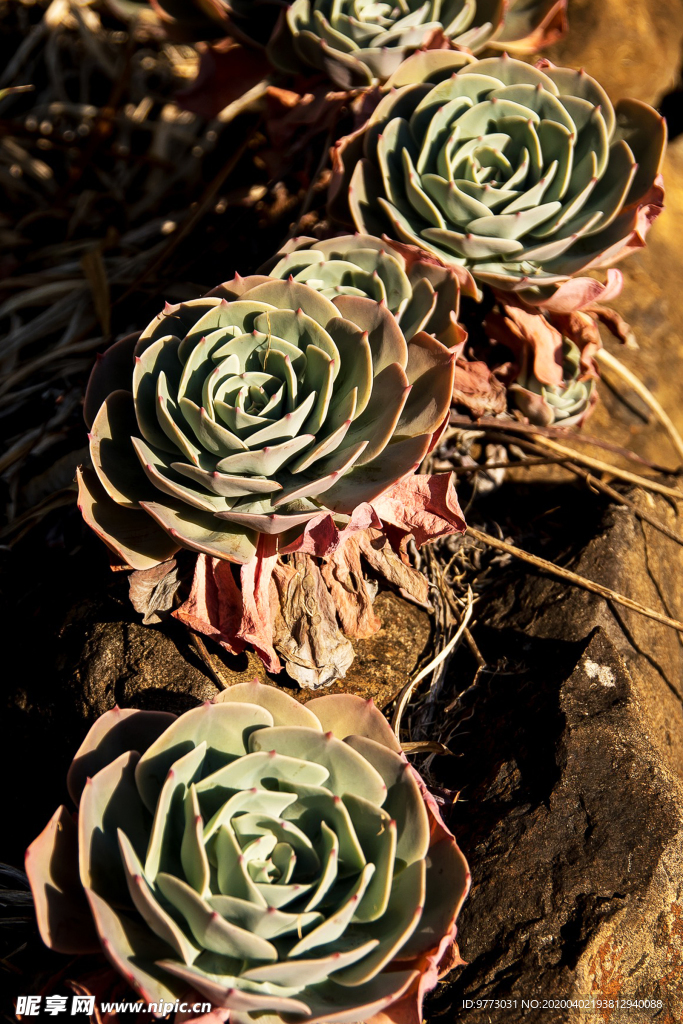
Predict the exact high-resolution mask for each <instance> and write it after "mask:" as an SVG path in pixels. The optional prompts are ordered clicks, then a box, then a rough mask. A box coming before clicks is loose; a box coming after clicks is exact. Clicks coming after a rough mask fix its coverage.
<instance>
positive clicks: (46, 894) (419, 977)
mask: <svg viewBox="0 0 683 1024" xmlns="http://www.w3.org/2000/svg"><path fill="white" fill-rule="evenodd" d="M67 782H68V789H69V793H70V796H71V798H72V800H73V801H74V804H75V805H76V806H77V807H78V813H77V816H76V817H75V818H74V817H73V816H72V814H71V812H70V811H69V810H68V809H67V808H66V807H60V808H59V809H58V811H57V812H56V813H55V815H54V816H53V818H52V819H51V821H50V822H49V824H48V825H47V826H46V828H45V830H44V831H43V832H42V833H41V835H40V836H39V837H38V838H37V839H36V840H35V841H34V842H33V843H32V845H31V846H30V847H29V849H28V851H27V856H26V870H27V874H28V876H29V879H30V882H31V887H32V890H33V895H34V900H35V907H36V914H37V919H38V925H39V928H40V933H41V936H42V938H43V940H44V941H45V942H46V943H47V945H48V946H50V947H51V948H53V949H55V950H57V951H59V952H65V953H70V954H74V953H84V952H92V951H95V950H97V949H101V950H102V951H103V952H104V953H105V955H106V956H107V958H108V959H109V961H110V962H111V964H112V965H113V967H114V968H115V969H116V970H117V971H119V972H120V973H121V974H122V975H123V976H124V978H126V979H127V980H128V982H129V983H130V984H131V985H132V987H133V988H135V990H136V991H137V992H138V994H139V995H140V997H141V998H143V999H144V1000H146V1001H149V1002H158V1001H160V1000H161V1001H165V1002H168V1003H173V1002H175V1000H176V999H184V998H188V997H189V996H190V995H191V994H192V993H199V995H200V996H201V997H203V998H205V999H208V1000H210V1001H211V1003H212V1004H213V1005H214V1006H215V1007H217V1008H222V1009H223V1010H228V1011H229V1012H228V1019H229V1021H230V1024H251V1022H256V1021H258V1020H260V1019H263V1017H264V1015H267V1020H268V1022H269V1024H278V1022H283V1021H286V1022H287V1024H303V1022H304V1021H307V1022H308V1024H319V1022H320V1024H321V1022H323V1021H324V1022H326V1024H344V1022H357V1021H360V1020H362V1021H365V1022H366V1024H370V1022H371V1021H373V1019H376V1020H377V1021H378V1022H379V1021H380V1020H381V1021H382V1022H383V1024H388V1022H390V1021H393V1020H395V1021H397V1022H398V1021H405V1020H407V1019H410V1020H413V1019H415V1020H421V1019H422V1016H421V1014H422V998H423V995H424V993H425V992H426V991H428V990H429V989H430V988H431V987H433V986H434V984H435V983H436V980H437V978H438V976H439V969H440V967H441V969H444V968H448V967H450V966H452V965H454V964H455V963H459V962H461V961H460V960H459V957H458V954H457V946H455V934H456V918H457V915H458V911H459V909H460V906H461V904H462V901H463V899H464V897H465V895H466V893H467V889H468V886H469V873H468V869H467V864H466V862H465V860H464V858H463V856H462V854H461V852H460V850H459V849H458V847H457V845H456V842H455V839H454V838H453V836H452V835H451V833H450V832H449V831H448V829H447V828H446V827H445V825H444V823H443V821H442V820H441V818H440V815H439V812H438V809H437V806H436V803H435V801H434V800H433V798H432V797H431V796H430V794H429V793H428V792H427V790H426V788H425V786H424V784H423V782H422V780H421V779H420V777H419V775H418V774H417V772H415V771H414V769H413V768H412V767H411V766H410V765H409V764H408V763H407V761H406V758H405V755H404V754H402V752H401V749H400V745H399V744H398V742H397V740H396V738H395V736H394V734H393V732H392V730H391V729H390V727H389V725H388V723H387V722H386V720H385V719H384V717H383V716H382V715H381V714H380V713H379V712H378V711H377V710H376V709H375V708H374V706H373V705H372V702H371V701H370V702H366V701H364V700H362V699H361V698H359V697H355V696H351V695H334V696H327V697H321V698H316V699H314V700H312V701H310V702H309V703H308V705H306V706H303V705H300V704H298V703H297V702H296V701H294V700H293V699H292V698H290V697H288V696H287V695H286V694H284V693H283V692H282V691H281V690H277V689H276V688H274V687H270V686H263V685H261V684H259V683H246V684H238V685H236V686H232V687H230V688H228V689H227V690H225V691H224V692H223V693H221V694H220V696H219V697H218V698H217V699H216V702H214V703H213V704H204V705H203V706H202V707H199V708H195V709H194V710H191V711H188V712H186V713H185V714H183V715H181V716H180V717H176V716H175V715H172V714H166V713H163V712H153V711H133V710H125V711H121V710H119V709H118V708H115V709H114V710H112V711H109V712H107V713H106V714H105V715H103V716H102V717H101V718H100V719H98V721H97V722H96V723H95V724H94V726H93V727H92V728H91V730H90V732H89V733H88V735H87V737H86V739H85V740H84V742H83V744H82V746H81V747H80V749H79V751H78V753H77V754H76V757H75V759H74V761H73V764H72V766H71V768H70V771H69V774H68V779H67ZM375 1015H376V1017H375ZM220 1019H224V1018H223V1017H221V1018H220Z"/></svg>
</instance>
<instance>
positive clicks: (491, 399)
mask: <svg viewBox="0 0 683 1024" xmlns="http://www.w3.org/2000/svg"><path fill="white" fill-rule="evenodd" d="M453 405H455V406H456V407H457V406H464V408H465V409H467V411H468V412H469V413H470V415H472V416H473V417H474V418H475V419H479V417H480V416H499V415H500V414H501V413H504V412H505V411H506V409H507V405H508V402H507V391H506V389H505V385H504V384H502V383H501V382H500V381H499V380H498V378H497V377H496V376H495V374H494V373H493V372H492V371H491V370H490V369H489V367H488V366H487V365H486V363H484V362H481V361H480V360H467V359H458V361H457V363H456V364H455V380H454V382H453Z"/></svg>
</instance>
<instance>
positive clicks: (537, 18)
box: [267, 0, 566, 89]
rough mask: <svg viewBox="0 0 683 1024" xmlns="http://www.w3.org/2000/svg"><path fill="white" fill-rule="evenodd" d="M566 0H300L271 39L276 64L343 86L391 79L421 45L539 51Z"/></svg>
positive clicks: (558, 28)
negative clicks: (319, 74)
mask: <svg viewBox="0 0 683 1024" xmlns="http://www.w3.org/2000/svg"><path fill="white" fill-rule="evenodd" d="M565 6H566V3H565V0H512V2H511V3H509V4H507V3H505V0H426V2H424V0H398V2H397V3H381V2H380V3H377V2H375V0H294V2H293V3H292V4H291V5H290V6H289V7H288V8H287V9H286V10H285V11H283V12H282V13H281V15H280V21H279V23H278V26H277V28H276V30H275V32H274V34H273V37H272V39H271V41H270V43H269V45H268V48H267V50H268V56H269V58H270V60H271V62H272V63H273V64H274V65H275V67H276V68H279V69H280V70H282V71H285V72H288V73H290V74H297V73H299V72H308V73H310V72H311V71H320V72H323V73H325V74H326V75H328V77H329V78H330V79H331V80H332V81H333V82H334V84H335V85H337V86H338V87H340V88H342V89H349V88H363V87H367V86H369V85H372V84H373V83H376V82H384V81H386V80H387V79H388V78H389V77H390V76H391V75H393V74H394V73H395V72H396V71H397V69H398V68H399V67H400V65H401V63H402V61H404V60H405V59H406V57H407V56H409V55H410V54H411V53H413V52H414V51H415V50H417V49H419V48H421V47H427V48H429V47H431V46H435V47H440V46H442V45H449V44H450V45H452V46H454V47H456V48H461V47H464V48H466V49H469V50H471V51H472V52H474V53H476V52H478V51H479V50H481V49H483V48H484V47H485V46H491V45H501V46H505V47H507V49H513V48H515V47H516V48H517V49H518V50H519V52H533V50H534V49H540V48H541V47H542V46H543V45H545V44H546V43H547V42H549V41H551V40H554V39H556V38H559V35H560V34H561V33H562V31H563V28H564V9H565Z"/></svg>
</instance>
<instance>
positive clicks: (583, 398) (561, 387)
mask: <svg viewBox="0 0 683 1024" xmlns="http://www.w3.org/2000/svg"><path fill="white" fill-rule="evenodd" d="M562 343H563V344H562V378H563V379H562V383H561V384H546V383H544V382H543V381H540V380H538V378H537V377H536V376H535V375H534V373H533V368H532V365H531V360H530V359H529V357H528V354H526V358H525V359H524V363H523V365H522V366H521V367H520V371H519V373H518V374H517V376H516V378H515V381H514V383H513V384H511V385H510V386H509V387H508V399H509V403H510V405H511V407H512V408H513V409H518V410H519V411H520V412H521V413H522V415H524V416H525V417H526V418H527V419H528V420H529V422H530V423H533V424H535V425H536V426H539V427H551V426H556V427H576V426H580V425H581V424H582V423H583V421H584V420H585V419H586V417H587V416H588V415H589V413H590V411H591V409H592V407H593V405H594V404H595V402H596V401H597V397H598V396H597V391H596V388H595V378H593V377H588V378H586V376H585V374H584V373H583V368H582V366H581V352H580V350H579V348H578V346H577V345H575V344H574V342H573V341H571V339H569V338H563V339H562Z"/></svg>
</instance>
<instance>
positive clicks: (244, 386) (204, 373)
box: [79, 278, 453, 569]
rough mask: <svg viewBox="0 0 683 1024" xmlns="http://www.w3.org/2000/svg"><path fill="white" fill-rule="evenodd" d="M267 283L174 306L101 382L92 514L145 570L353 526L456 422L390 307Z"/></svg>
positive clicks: (438, 375) (133, 340) (419, 336)
mask: <svg viewBox="0 0 683 1024" xmlns="http://www.w3.org/2000/svg"><path fill="white" fill-rule="evenodd" d="M258 281H259V282H260V283H257V284H255V285H253V284H252V285H251V286H250V283H249V279H246V280H244V279H236V281H235V282H231V283H229V284H228V285H226V286H224V287H222V288H219V289H217V290H216V293H214V294H212V295H210V296H207V297H205V298H202V299H194V300H191V301H188V302H183V303H180V304H178V305H175V306H167V308H166V309H165V311H164V312H162V313H161V314H159V316H158V317H156V318H155V320H154V321H153V322H152V323H151V324H150V325H149V326H148V327H147V328H146V329H145V330H144V331H143V332H142V333H141V334H140V335H139V336H133V337H130V338H126V339H123V340H122V341H120V342H117V343H116V344H114V345H113V346H112V347H111V348H110V349H109V350H108V351H107V352H106V353H105V355H104V356H103V357H101V358H100V359H99V360H98V362H97V364H96V366H95V368H94V370H93V373H92V376H91V379H90V382H89V385H88V391H87V394H86V401H85V416H86V421H87V422H88V423H89V425H90V434H89V438H90V455H91V459H92V466H93V468H92V469H89V468H86V469H84V470H81V471H80V472H79V507H80V509H81V511H82V513H83V516H84V518H85V520H86V522H87V523H88V524H89V525H90V526H91V527H92V528H93V529H94V530H95V531H96V532H97V533H98V534H99V536H100V537H101V538H102V539H103V540H104V541H105V542H106V543H107V544H108V545H109V547H110V548H111V549H112V550H113V551H114V552H115V553H116V554H117V555H118V556H119V557H120V558H121V559H123V561H124V562H125V563H126V564H128V565H129V566H132V567H133V568H135V569H146V568H150V567H152V566H154V565H156V564H158V563H159V562H160V561H164V560H165V559H168V558H170V557H171V556H172V555H173V554H174V553H175V552H176V551H177V550H178V549H179V548H181V547H186V548H189V549H191V550H193V551H198V552H204V553H205V554H207V555H211V556H213V557H215V558H222V559H227V560H228V561H232V562H236V563H242V564H244V563H246V562H249V561H251V560H252V558H254V556H255V554H256V550H257V545H258V542H259V536H262V535H270V536H271V537H274V538H276V540H277V547H278V549H279V550H280V551H283V552H286V551H287V548H288V545H290V544H292V543H295V542H296V540H297V538H299V537H300V536H301V534H302V532H303V531H304V529H305V527H306V525H307V524H309V523H310V522H311V521H312V520H314V519H316V517H318V518H319V519H321V518H323V517H325V516H332V517H333V518H334V521H335V523H337V524H342V525H343V524H345V523H348V521H349V517H350V516H351V515H352V514H353V512H354V510H355V509H356V508H357V507H358V506H359V505H361V504H364V503H368V502H371V501H372V500H373V499H375V498H377V497H379V495H381V494H383V493H384V492H385V491H386V490H388V489H389V488H390V487H392V486H393V485H394V484H396V483H397V482H398V481H399V480H401V479H402V478H403V477H404V476H406V475H407V474H409V473H411V472H412V471H413V470H414V469H415V468H416V466H417V465H419V463H420V462H421V461H422V459H423V458H424V456H425V455H426V453H427V451H428V450H429V448H430V446H431V444H432V439H433V435H434V433H435V432H436V431H437V430H439V429H440V428H441V426H442V425H443V422H444V420H445V418H446V417H447V415H448V406H449V400H450V392H451V389H452V380H453V355H452V353H451V352H450V351H449V349H448V348H446V346H445V345H443V344H441V342H439V341H437V340H436V339H435V338H434V337H433V336H432V335H430V334H427V333H426V332H424V331H418V333H416V334H414V335H413V336H412V337H411V338H410V339H409V340H407V339H406V337H405V335H404V333H403V332H402V330H401V327H400V326H399V324H398V322H397V320H396V318H395V317H394V315H393V314H392V313H391V312H390V311H389V309H388V308H387V305H386V303H385V302H382V301H380V302H377V301H375V300H372V299H369V298H366V297H365V296H358V295H348V294H341V295H338V296H337V297H336V298H335V299H334V301H330V299H328V298H326V297H325V296H324V295H323V294H322V293H321V292H320V291H315V290H314V289H313V288H311V287H309V286H308V285H306V284H301V283H298V282H296V281H293V280H287V281H282V280H277V279H271V278H265V279H264V278H258ZM226 295H227V296H229V298H226V297H225V296H226Z"/></svg>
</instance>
